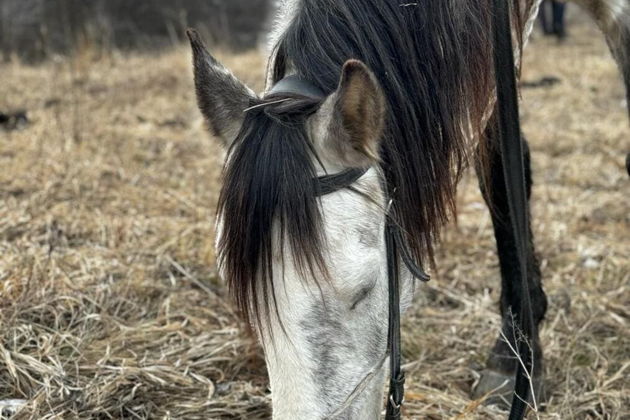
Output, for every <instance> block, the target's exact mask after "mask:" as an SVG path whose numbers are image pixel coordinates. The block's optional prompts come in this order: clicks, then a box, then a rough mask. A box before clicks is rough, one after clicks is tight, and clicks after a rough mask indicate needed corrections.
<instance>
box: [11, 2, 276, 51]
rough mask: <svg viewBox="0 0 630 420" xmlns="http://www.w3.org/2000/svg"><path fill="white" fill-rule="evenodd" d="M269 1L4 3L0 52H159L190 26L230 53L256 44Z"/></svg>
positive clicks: (174, 41) (268, 8)
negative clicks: (95, 50) (228, 49)
mask: <svg viewBox="0 0 630 420" xmlns="http://www.w3.org/2000/svg"><path fill="white" fill-rule="evenodd" d="M270 3H271V0H143V1H129V0H2V1H0V48H1V49H2V55H3V57H4V58H5V59H7V58H8V57H10V56H11V55H13V54H15V55H18V56H19V57H21V58H24V59H28V60H31V61H33V60H41V59H43V58H45V57H49V56H50V55H51V54H58V53H67V52H70V51H73V50H76V49H81V48H86V47H88V46H89V47H90V48H97V49H100V50H102V51H105V52H107V51H110V50H111V49H112V48H122V49H134V48H136V49H142V50H147V49H157V48H161V47H164V46H172V45H175V44H177V43H179V42H180V41H181V40H182V36H183V33H184V30H185V29H186V28H187V27H189V26H194V27H196V28H198V29H199V30H200V31H201V32H202V34H203V35H204V36H205V37H206V39H208V40H209V41H210V42H212V43H214V44H221V45H224V46H226V47H229V48H233V49H245V48H252V47H254V46H256V44H257V42H258V40H259V37H260V34H261V32H262V31H263V29H264V28H265V26H266V24H267V22H268V19H267V16H268V15H269V12H270Z"/></svg>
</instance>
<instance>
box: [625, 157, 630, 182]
mask: <svg viewBox="0 0 630 420" xmlns="http://www.w3.org/2000/svg"><path fill="white" fill-rule="evenodd" d="M626 171H628V176H630V153H628V156H626Z"/></svg>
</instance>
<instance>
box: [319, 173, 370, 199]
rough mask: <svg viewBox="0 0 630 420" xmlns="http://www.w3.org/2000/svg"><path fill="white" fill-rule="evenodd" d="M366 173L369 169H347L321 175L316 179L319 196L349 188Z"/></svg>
mask: <svg viewBox="0 0 630 420" xmlns="http://www.w3.org/2000/svg"><path fill="white" fill-rule="evenodd" d="M366 173H367V169H346V170H345V171H343V172H339V173H338V174H333V175H324V176H320V177H319V178H317V179H316V180H315V183H316V186H315V189H316V191H317V196H318V197H321V196H324V195H328V194H332V193H334V192H337V191H339V190H342V189H344V188H348V187H350V186H351V185H352V184H354V183H355V182H357V181H358V180H359V179H360V178H361V177H362V176H363V175H365V174H366Z"/></svg>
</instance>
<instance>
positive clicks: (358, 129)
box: [312, 60, 386, 168]
mask: <svg viewBox="0 0 630 420" xmlns="http://www.w3.org/2000/svg"><path fill="white" fill-rule="evenodd" d="M385 111H386V107H385V97H384V95H383V91H382V90H381V87H380V85H379V83H378V81H377V80H376V77H375V76H374V74H373V73H372V72H371V71H370V70H369V69H368V68H367V67H366V65H365V64H363V63H362V62H360V61H358V60H349V61H347V62H346V63H345V64H344V66H343V69H342V71H341V80H340V81H339V86H338V88H337V90H336V92H335V93H333V94H332V95H331V96H329V97H328V98H327V99H326V101H325V102H324V104H323V105H322V107H321V108H320V110H319V111H318V112H317V114H316V115H315V116H314V120H313V122H312V124H313V127H314V131H315V132H314V133H313V134H314V136H313V137H314V138H313V140H314V142H315V144H316V147H317V149H318V153H320V154H321V155H320V156H321V157H322V158H323V159H325V160H326V161H327V162H328V163H330V164H332V165H333V166H338V167H343V168H349V167H350V168H355V167H368V166H371V165H373V164H375V163H377V162H378V161H379V159H380V158H379V148H380V143H381V138H382V136H383V131H384V127H385Z"/></svg>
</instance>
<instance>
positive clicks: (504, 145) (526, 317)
mask: <svg viewBox="0 0 630 420" xmlns="http://www.w3.org/2000/svg"><path fill="white" fill-rule="evenodd" d="M509 1H510V0H493V5H494V13H493V35H494V62H495V63H494V64H495V78H496V88H497V105H498V106H497V109H498V121H499V133H498V134H499V139H500V144H501V145H500V147H501V157H502V160H503V171H504V175H505V183H506V189H507V201H508V204H509V207H510V219H511V222H512V226H513V228H514V238H515V242H516V249H517V253H518V260H519V267H520V270H519V274H520V276H519V277H520V278H518V279H515V280H514V281H518V282H520V288H521V302H520V308H518V309H519V310H518V311H516V312H517V315H518V320H519V328H520V330H521V332H522V333H523V335H524V337H523V339H521V340H519V342H518V352H519V355H518V356H519V357H520V359H521V360H522V363H518V371H517V373H516V385H515V388H514V396H513V399H512V408H511V411H510V416H509V420H521V419H522V418H523V417H524V416H525V412H526V410H527V401H528V399H529V397H530V383H529V379H528V372H529V373H532V365H533V363H532V362H533V361H532V357H531V356H532V354H531V350H530V347H529V346H530V343H529V342H530V340H531V338H532V337H533V328H534V322H533V317H532V307H531V301H530V296H529V285H528V283H527V255H526V252H527V226H528V214H527V189H526V184H525V165H524V161H523V144H522V139H521V127H520V118H519V111H518V93H517V88H516V74H515V65H514V49H513V45H512V30H511V24H510V5H509V3H508V2H509ZM514 309H515V310H516V308H514ZM516 336H517V337H518V335H516Z"/></svg>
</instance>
